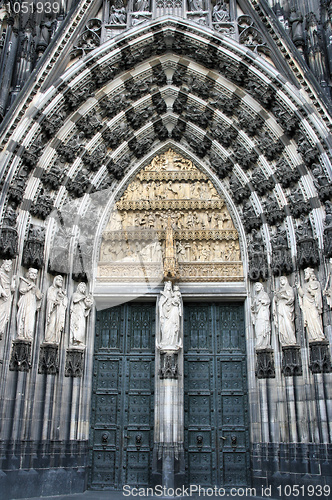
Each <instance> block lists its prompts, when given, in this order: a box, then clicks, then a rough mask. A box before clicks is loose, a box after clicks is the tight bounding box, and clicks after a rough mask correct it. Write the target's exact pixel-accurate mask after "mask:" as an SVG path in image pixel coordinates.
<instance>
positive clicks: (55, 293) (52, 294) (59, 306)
mask: <svg viewBox="0 0 332 500" xmlns="http://www.w3.org/2000/svg"><path fill="white" fill-rule="evenodd" d="M62 287H63V277H62V276H60V275H59V276H56V277H55V278H54V280H53V285H52V286H50V287H49V289H48V291H47V304H46V325H45V342H46V343H48V344H59V343H60V340H61V334H62V332H63V329H64V326H65V318H66V309H67V305H68V298H67V296H66V291H65V290H64V289H63V288H62Z"/></svg>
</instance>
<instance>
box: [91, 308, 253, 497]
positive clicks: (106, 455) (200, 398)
mask: <svg viewBox="0 0 332 500" xmlns="http://www.w3.org/2000/svg"><path fill="white" fill-rule="evenodd" d="M155 317H156V307H155V303H147V302H142V303H139V302H134V303H128V304H125V305H122V306H118V307H114V308H110V309H107V310H104V311H99V312H98V314H97V325H96V339H95V355H94V356H95V357H94V369H93V396H92V410H91V435H90V441H91V452H90V464H91V468H90V480H89V484H90V488H93V489H121V488H122V486H123V485H131V486H140V487H148V486H151V478H152V451H153V441H154V436H153V430H154V411H155V400H154V385H155V380H154V377H155ZM180 375H181V374H180ZM183 375H184V411H185V419H184V422H185V429H184V430H185V442H184V448H185V464H186V484H187V485H189V484H197V485H202V486H215V485H220V486H225V487H231V486H243V485H246V484H247V481H248V466H249V457H248V445H249V442H248V408H247V394H246V393H247V378H246V356H245V337H244V319H243V305H242V304H237V303H233V304H225V303H215V304H212V303H206V304H205V303H185V307H184V374H183Z"/></svg>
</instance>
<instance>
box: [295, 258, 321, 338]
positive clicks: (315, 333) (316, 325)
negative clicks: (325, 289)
mask: <svg viewBox="0 0 332 500" xmlns="http://www.w3.org/2000/svg"><path fill="white" fill-rule="evenodd" d="M304 280H305V282H306V284H305V285H304V287H303V288H302V287H301V286H300V285H299V284H297V288H298V292H299V302H300V307H301V309H302V314H303V323H304V327H305V328H306V331H307V335H308V341H309V342H317V341H318V342H319V341H322V340H326V339H325V335H324V331H323V324H322V293H321V286H320V284H319V282H318V280H317V278H316V275H315V273H314V270H313V269H312V268H311V267H307V268H306V269H305V270H304Z"/></svg>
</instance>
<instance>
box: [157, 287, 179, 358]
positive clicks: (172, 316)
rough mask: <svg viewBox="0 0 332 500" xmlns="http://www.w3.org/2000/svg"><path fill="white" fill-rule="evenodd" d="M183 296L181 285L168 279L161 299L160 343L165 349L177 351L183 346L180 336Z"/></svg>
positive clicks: (160, 347) (162, 348)
mask: <svg viewBox="0 0 332 500" xmlns="http://www.w3.org/2000/svg"><path fill="white" fill-rule="evenodd" d="M181 318H182V298H181V293H180V290H179V287H178V286H177V285H174V290H173V291H172V283H171V282H170V281H166V283H165V287H164V290H163V291H162V292H161V294H160V300H159V321H160V344H159V345H158V348H159V349H160V350H163V351H177V350H179V349H180V348H181V347H182V342H181V338H180V329H181Z"/></svg>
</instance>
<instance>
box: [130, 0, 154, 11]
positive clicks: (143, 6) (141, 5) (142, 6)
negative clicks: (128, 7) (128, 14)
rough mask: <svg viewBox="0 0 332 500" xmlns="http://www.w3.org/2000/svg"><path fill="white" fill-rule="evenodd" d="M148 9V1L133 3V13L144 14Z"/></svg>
mask: <svg viewBox="0 0 332 500" xmlns="http://www.w3.org/2000/svg"><path fill="white" fill-rule="evenodd" d="M148 10H150V9H149V0H136V1H135V3H134V11H135V12H146V11H148Z"/></svg>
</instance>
